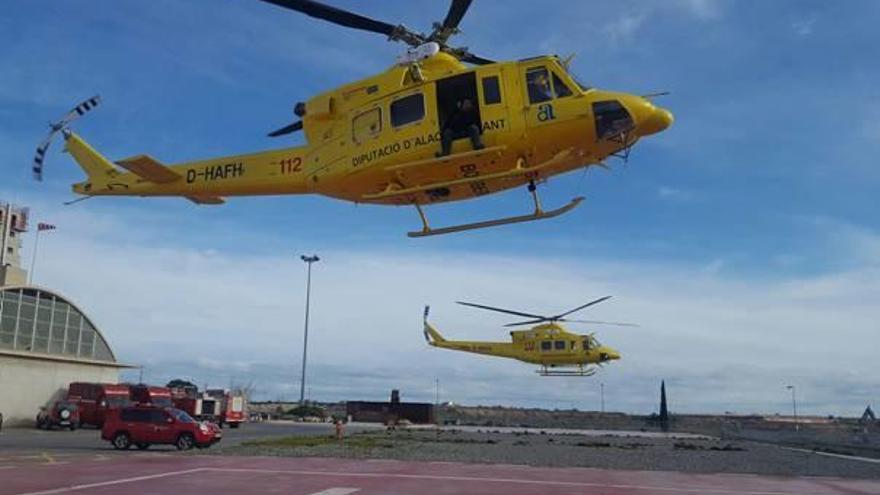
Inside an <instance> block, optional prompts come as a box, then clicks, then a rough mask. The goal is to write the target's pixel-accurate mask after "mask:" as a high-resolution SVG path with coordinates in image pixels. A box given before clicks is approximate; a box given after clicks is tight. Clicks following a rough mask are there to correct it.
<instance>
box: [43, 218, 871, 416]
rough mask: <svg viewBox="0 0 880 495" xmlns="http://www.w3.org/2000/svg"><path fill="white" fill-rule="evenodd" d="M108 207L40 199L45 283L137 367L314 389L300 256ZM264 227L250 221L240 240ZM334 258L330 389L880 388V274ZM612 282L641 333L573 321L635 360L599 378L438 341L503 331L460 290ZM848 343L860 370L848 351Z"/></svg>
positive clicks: (601, 315)
mask: <svg viewBox="0 0 880 495" xmlns="http://www.w3.org/2000/svg"><path fill="white" fill-rule="evenodd" d="M107 208H108V209H107V210H104V211H102V212H100V213H97V214H96V213H93V212H92V210H85V209H82V210H80V211H79V212H78V213H77V214H75V215H74V214H69V213H64V212H62V211H64V210H60V209H58V208H55V207H51V206H46V205H40V206H39V208H38V211H39V213H40V215H41V216H44V217H47V218H59V219H61V221H58V222H56V223H58V226H59V229H58V230H57V231H56V232H53V236H52V237H51V239H50V238H49V237H48V236H47V238H46V242H44V243H43V247H42V249H41V253H40V254H41V259H40V262H39V266H38V270H37V277H36V278H37V282H39V283H42V284H45V285H48V286H50V287H53V288H56V289H58V290H60V291H61V292H63V293H65V294H67V295H69V296H70V297H72V298H73V299H74V300H75V301H77V302H78V303H79V304H80V305H81V306H82V307H83V308H84V309H85V310H86V311H87V312H89V313H90V314H91V316H92V317H93V318H94V319H95V321H96V322H97V323H98V324H99V325H100V326H101V327H102V328H103V329H104V331H105V332H106V334H107V338H108V339H109V341H110V342H111V345H112V346H113V347H114V348H115V350H116V352H117V355H118V357H119V358H120V359H121V360H122V361H124V362H128V363H133V364H141V363H143V364H145V370H144V374H145V378H146V379H147V380H149V381H152V382H156V383H161V382H164V381H166V380H168V379H170V378H173V377H176V376H182V377H186V378H192V379H195V380H196V381H197V382H198V383H209V384H216V385H223V386H228V384H229V383H230V382H236V383H245V382H250V381H254V382H255V383H256V386H257V390H258V393H259V394H260V397H262V398H269V399H276V398H281V397H286V398H292V397H296V396H297V395H298V380H299V365H300V352H301V342H302V323H303V321H302V316H303V309H304V308H303V305H304V304H303V302H304V301H303V299H304V284H305V280H304V275H305V268H304V266H303V264H302V263H301V262H299V260H295V259H291V257H288V256H282V255H277V256H276V255H270V256H267V255H259V254H253V253H250V252H247V251H241V249H240V248H239V246H240V244H236V248H237V249H236V250H234V251H233V250H230V249H229V248H228V246H227V245H225V244H224V243H223V242H218V244H217V246H216V247H215V248H213V249H211V250H206V249H200V248H196V247H190V246H188V245H187V244H186V242H185V241H182V240H179V241H178V242H177V245H175V244H172V243H171V242H169V241H168V240H163V239H165V237H164V234H163V231H164V229H166V228H169V227H173V226H174V223H175V220H174V219H170V218H161V217H152V216H151V215H150V214H142V215H138V214H137V212H131V211H129V212H121V213H114V212H112V209H111V208H112V206H108V207H107ZM66 211H70V210H66ZM204 228H205V232H204V234H205V236H206V237H207V238H219V239H222V236H221V235H220V234H221V233H220V232H212V231H211V230H212V229H222V227H219V226H211V225H206V226H205V227H204ZM256 234H257V233H254V232H248V231H247V228H246V227H245V228H242V229H238V231H237V233H236V236H237V238H241V237H243V238H247V237H248V236H250V235H256ZM850 239H852V240H853V241H854V242H855V243H856V244H859V243H861V242H862V241H863V239H862V238H860V237H859V236H851V237H850ZM230 241H231V240H230ZM287 241H288V242H287V244H288V245H290V246H291V249H302V250H308V246H298V245H297V243H298V242H299V241H298V240H297V239H296V238H291V239H288V240H287ZM403 242H413V241H403ZM868 244H869V245H870V242H869V243H868ZM858 249H863V247H858ZM320 254H321V255H322V261H320V262H319V263H318V264H316V265H315V267H314V272H313V306H312V320H311V332H310V354H309V356H310V361H309V362H310V366H309V370H310V371H309V387H310V395H311V396H313V397H316V398H321V399H325V400H328V399H333V400H336V399H346V398H381V397H385V395H387V391H388V390H389V389H391V388H401V389H402V390H403V391H404V395H405V396H406V397H408V398H410V399H413V400H432V399H431V397H432V396H433V383H434V378H435V377H437V378H439V379H440V381H441V384H442V385H441V387H442V388H443V392H442V396H443V397H444V398H446V399H449V400H454V401H458V402H465V403H482V404H494V403H506V404H532V405H542V406H545V407H566V408H567V407H572V406H574V407H579V408H591V407H596V404H595V400H596V393H597V392H598V391H597V390H593V389H594V388H596V387H597V383H598V381H602V382H603V383H605V384H606V396H607V400H608V401H609V405H610V407H614V408H617V409H623V410H629V411H642V412H646V411H650V410H652V409H653V408H654V406H655V402H656V397H655V396H656V386H657V384H658V383H659V380H660V379H661V378H665V379H667V382H668V383H669V384H670V388H671V389H674V390H676V402H675V408H676V410H678V411H724V410H734V411H744V412H750V411H776V410H781V411H784V409H783V408H784V404H785V402H784V401H785V393H784V389H781V388H780V387H782V385H783V384H784V383H787V382H790V381H796V382H797V383H798V386H799V390H803V391H804V394H805V404H804V405H805V408H806V409H805V410H806V412H807V413H817V414H855V413H856V412H858V411H856V409H859V408H862V407H863V406H864V403H865V402H866V401H867V400H870V398H871V397H870V393H869V391H868V390H869V388H870V386H871V385H872V383H873V382H872V378H871V377H872V376H873V372H874V366H875V362H876V356H875V351H876V348H877V347H878V337H877V335H876V332H875V329H876V321H877V320H878V318H880V310H878V308H877V306H876V300H877V299H878V297H880V269H878V268H877V267H876V266H874V267H872V266H871V265H859V266H857V267H848V268H847V269H846V270H845V271H841V272H839V273H831V274H827V275H821V276H812V277H803V276H802V277H793V278H789V279H785V280H781V281H778V280H777V281H768V280H765V279H761V280H752V279H748V278H743V277H737V276H736V274H735V271H732V270H729V269H726V270H722V269H721V268H722V267H724V266H725V265H724V261H723V260H717V261H716V262H713V263H710V265H708V266H700V265H699V264H695V265H693V266H688V265H672V264H668V265H663V264H659V263H645V262H640V261H638V260H612V259H595V258H591V259H588V260H584V259H563V258H554V257H553V256H546V253H545V255H516V256H490V255H485V254H472V253H457V252H437V251H430V250H428V249H427V248H424V249H418V250H410V249H393V248H392V249H389V248H387V247H385V248H372V247H370V246H369V245H362V246H358V247H357V248H356V249H355V248H349V247H347V246H339V247H336V248H335V249H326V250H324V251H322V252H321V253H320ZM606 294H613V295H614V296H615V298H614V299H612V300H611V301H608V302H606V303H603V304H601V305H598V306H596V307H595V308H593V309H592V310H590V312H589V313H588V315H586V314H585V315H584V316H585V317H586V316H588V317H590V318H596V319H603V320H623V321H634V322H637V323H639V324H641V325H642V327H641V328H638V329H629V328H627V329H620V328H585V327H580V328H573V329H574V330H579V331H592V330H595V331H596V332H597V336H598V337H599V338H600V340H602V341H603V342H604V343H606V344H608V345H611V346H613V347H615V348H618V349H619V350H620V351H621V352H622V353H623V359H622V360H621V361H619V362H616V363H613V364H611V365H609V366H607V367H605V368H604V369H603V371H602V372H601V373H600V375H599V376H597V377H595V378H593V379H578V380H575V379H562V380H559V381H552V382H548V379H543V378H540V377H537V376H535V375H534V373H533V366H531V365H527V364H524V363H518V362H514V361H508V360H502V359H492V358H486V357H479V356H474V355H468V354H459V353H454V352H450V351H444V350H439V349H433V348H429V347H427V346H426V345H425V344H424V342H423V340H422V336H421V328H420V324H421V311H422V307H423V305H424V304H431V305H432V307H433V310H432V321H434V323H435V324H436V325H437V327H438V328H439V329H440V330H441V331H442V332H443V333H444V334H446V336H447V337H449V338H462V339H474V340H477V339H481V340H503V339H505V338H506V337H507V333H506V331H505V330H504V329H503V328H502V327H501V324H502V323H505V322H507V321H509V320H507V319H505V318H504V317H503V316H502V315H495V314H492V313H486V312H479V311H476V310H472V309H468V308H463V307H460V306H457V305H455V304H454V303H453V301H456V300H471V301H475V302H483V303H488V304H494V305H499V306H504V307H510V308H514V309H521V310H524V311H538V312H542V311H546V312H553V311H558V310H559V311H561V310H564V309H566V308H569V307H574V306H576V305H578V304H580V303H582V302H583V301H586V300H589V299H591V298H595V297H599V296H602V295H606ZM841 353H845V355H846V359H845V364H844V363H843V362H841V361H840V360H839V359H830V358H829V356H831V355H837V356H839V355H841ZM129 373H130V374H131V376H130V378H131V379H135V378H136V377H137V371H133V372H129ZM550 384H552V385H553V386H548V385H550ZM806 396H809V397H810V398H811V401H806ZM612 404H613V406H611V405H612Z"/></svg>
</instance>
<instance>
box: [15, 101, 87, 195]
mask: <svg viewBox="0 0 880 495" xmlns="http://www.w3.org/2000/svg"><path fill="white" fill-rule="evenodd" d="M99 103H101V97H100V96H98V95H95V96H93V97H91V98H89V99H87V100H85V101H83V102H81V103H80V104H79V105H77V106H75V107H73V109H72V110H71V111H69V112H67V114H66V115H65V116H64V117H62V118H61V120H59V121H58V122H55V123H50V124H49V134H48V135H47V136H46V138H45V139H43V141H42V142H41V143H40V145H39V146H37V152H36V154H35V155H34V164H33V168H32V170H33V173H34V179H35V180H38V181H42V180H43V162H44V161H45V160H46V152H47V151H49V146H50V145H51V144H52V139H53V138H54V137H55V135H56V134H58V133H59V132H62V131H64V130H65V129H66V128H67V127H68V126H69V125H70V123H71V122H73V121H74V120H76V119H78V118H80V117H82V116H83V115H85V114H86V113H88V112H89V111H91V110H92V109H93V108H95V107H96V106H98V104H99Z"/></svg>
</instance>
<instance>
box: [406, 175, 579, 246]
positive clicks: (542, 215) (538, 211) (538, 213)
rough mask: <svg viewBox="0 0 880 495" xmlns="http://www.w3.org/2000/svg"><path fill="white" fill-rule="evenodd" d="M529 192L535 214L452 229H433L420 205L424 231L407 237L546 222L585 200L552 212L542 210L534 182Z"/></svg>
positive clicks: (574, 201)
mask: <svg viewBox="0 0 880 495" xmlns="http://www.w3.org/2000/svg"><path fill="white" fill-rule="evenodd" d="M529 192H530V193H531V194H532V200H533V201H534V203H535V211H534V213H531V214H529V215H519V216H515V217H507V218H498V219H495V220H486V221H483V222H474V223H465V224H461V225H453V226H450V227H441V228H439V229H432V228H431V227H430V226H429V225H428V218H427V217H426V216H425V212H424V211H422V207H421V206H419V205H415V206H416V209H417V210H418V211H419V217H420V218H421V219H422V230H419V231H414V232H407V234H406V235H408V236H409V237H427V236H431V235H441V234H451V233H453V232H464V231H466V230H477V229H485V228H488V227H497V226H499V225H508V224H512V223H523V222H533V221H535V220H544V219H547V218H553V217H558V216H559V215H562V214H563V213H568V212H569V211H571V210H573V209H575V208H576V207H577V206H578V205H579V204H581V202H582V201H583V200H584V197H583V196H578V197H577V198H574V199H572V200H571V201H570V202H569V203H568V204H566V205H564V206H562V207H560V208H557V209H555V210H550V211H544V209H543V208H541V200H540V199H539V198H538V193H537V191H536V187H535V183H534V182H532V183H531V184H529Z"/></svg>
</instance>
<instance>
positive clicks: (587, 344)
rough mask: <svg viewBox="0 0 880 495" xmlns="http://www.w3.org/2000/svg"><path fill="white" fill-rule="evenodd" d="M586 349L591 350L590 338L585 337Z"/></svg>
mask: <svg viewBox="0 0 880 495" xmlns="http://www.w3.org/2000/svg"><path fill="white" fill-rule="evenodd" d="M584 350H585V351H589V350H590V339H584Z"/></svg>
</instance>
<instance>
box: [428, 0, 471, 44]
mask: <svg viewBox="0 0 880 495" xmlns="http://www.w3.org/2000/svg"><path fill="white" fill-rule="evenodd" d="M471 1H472V0H452V3H451V4H450V5H449V12H447V13H446V19H443V24H439V25H437V24H435V28H434V32H433V33H431V36H429V37H428V41H436V42H437V43H440V44H441V45H443V44H445V43H446V40H448V39H449V37H450V36H452V35H453V34H455V33H457V32H458V24H459V23H460V22H461V19H462V17H464V14H465V13H466V12H467V10H468V7H470V6H471Z"/></svg>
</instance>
